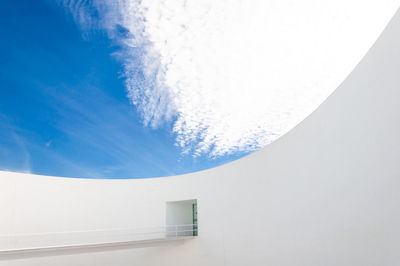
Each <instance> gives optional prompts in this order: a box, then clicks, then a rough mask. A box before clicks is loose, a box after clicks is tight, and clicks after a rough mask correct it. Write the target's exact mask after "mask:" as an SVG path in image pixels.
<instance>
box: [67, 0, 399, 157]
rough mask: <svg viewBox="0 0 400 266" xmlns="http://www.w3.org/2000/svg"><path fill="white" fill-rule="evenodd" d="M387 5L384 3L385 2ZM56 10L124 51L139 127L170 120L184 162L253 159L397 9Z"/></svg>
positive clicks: (126, 4) (183, 0) (117, 3)
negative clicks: (189, 158) (187, 157)
mask: <svg viewBox="0 0 400 266" xmlns="http://www.w3.org/2000/svg"><path fill="white" fill-rule="evenodd" d="M383 2H384V3H383ZM383 2H382V0H365V1H358V0H351V1H349V0H347V1H324V2H321V1H317V0H305V1H289V0H287V1H286V0H285V1H282V0H254V1H246V0H223V1H214V0H202V1H190V0H142V1H135V0H113V1H106V0H94V1H92V2H91V4H89V5H88V4H86V3H87V2H86V1H82V0H81V1H73V0H70V1H63V4H64V5H65V6H66V7H68V9H70V10H71V11H72V13H73V14H74V17H75V20H76V21H78V22H79V23H80V25H81V26H82V27H83V28H84V29H88V28H90V27H98V28H101V29H105V30H107V32H108V34H109V36H110V38H111V39H112V40H114V41H116V42H117V43H118V44H119V45H121V47H122V49H121V50H120V51H119V52H118V53H116V56H117V57H118V58H119V59H120V60H121V62H122V64H123V65H124V72H125V73H124V75H125V77H126V84H125V85H126V90H127V93H128V97H129V98H130V99H131V100H132V103H133V104H135V106H136V107H137V109H138V110H139V112H140V114H141V116H142V118H143V121H144V124H145V125H146V126H152V127H158V126H160V125H162V124H163V123H164V122H166V121H173V123H174V126H173V131H174V133H175V134H176V136H177V137H176V143H177V145H179V146H180V147H181V148H182V149H183V152H184V153H191V154H193V155H194V156H198V155H203V154H207V155H209V156H210V157H218V156H222V155H226V154H232V153H235V152H243V151H245V152H248V151H253V150H257V149H259V148H261V147H263V146H265V145H267V144H268V143H270V142H272V141H274V140H275V139H277V138H278V137H279V136H281V135H282V134H284V133H285V132H287V131H288V130H289V129H291V128H292V127H293V126H295V125H296V124H297V123H299V122H300V121H301V120H302V119H304V117H305V116H307V115H308V114H309V113H310V112H311V111H312V110H314V109H315V108H316V107H317V106H318V105H319V104H320V103H321V102H322V101H323V99H325V98H326V97H327V96H328V95H329V94H330V93H331V92H332V91H333V90H334V89H335V88H336V87H337V86H338V85H339V84H340V83H341V82H342V81H343V80H344V78H345V77H346V75H348V74H349V73H350V71H351V70H352V69H353V68H354V67H355V65H356V64H357V63H358V62H359V61H360V59H361V58H362V57H363V55H364V54H365V53H366V52H367V50H368V49H369V48H370V46H371V45H372V44H373V42H374V41H375V39H376V38H377V37H378V35H379V34H380V32H381V31H382V30H383V28H384V26H385V25H386V24H387V22H388V21H389V19H390V18H391V16H392V15H393V14H394V12H395V11H396V9H397V8H398V5H399V4H400V1H399V0H385V1H383Z"/></svg>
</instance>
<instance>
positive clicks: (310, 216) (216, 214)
mask: <svg viewBox="0 0 400 266" xmlns="http://www.w3.org/2000/svg"><path fill="white" fill-rule="evenodd" d="M371 19H373V18H371ZM399 71H400V14H399V13H397V15H396V16H395V18H394V19H393V21H392V22H391V24H390V25H389V26H388V27H387V29H386V30H385V32H384V33H383V35H382V36H381V37H380V39H379V40H378V42H377V43H376V44H375V45H374V47H373V48H372V49H371V50H370V52H369V53H368V54H367V56H366V57H365V58H364V59H363V60H362V62H361V63H360V64H359V65H358V66H357V68H356V69H355V70H354V71H353V72H352V74H351V75H350V76H349V77H348V78H347V79H346V81H345V82H344V83H343V84H342V85H341V86H340V87H339V88H338V89H337V90H336V91H335V92H334V94H333V95H332V96H331V97H329V99H327V100H326V102H324V103H323V104H322V105H321V106H320V108H319V109H317V110H316V111H315V112H314V113H313V114H312V115H311V116H309V117H308V118H307V119H305V120H304V121H303V122H302V123H301V124H300V125H298V126H297V127H296V128H295V129H294V130H292V131H291V132H289V133H288V134H286V135H285V136H283V137H282V138H280V139H279V140H278V141H276V142H274V143H273V144H271V145H269V146H268V147H266V148H265V149H263V150H261V151H259V152H256V153H254V154H251V155H249V156H247V157H245V158H243V159H240V160H238V161H235V162H233V163H229V164H227V165H224V166H221V167H217V168H214V169H210V170H206V171H202V172H197V173H193V174H188V175H183V176H175V177H169V178H158V179H143V180H89V179H67V178H55V177H46V176H35V175H28V174H19V173H9V172H0V210H1V211H0V235H9V234H21V235H24V234H31V233H49V232H68V231H76V230H78V231H82V230H96V229H99V230H100V229H101V230H102V229H114V228H135V227H152V226H159V225H163V224H164V223H165V219H166V218H165V217H166V213H165V212H166V208H165V204H166V202H168V201H176V200H186V199H197V200H198V221H199V236H198V237H196V238H194V239H192V240H188V241H185V242H183V243H179V244H170V245H160V246H152V247H146V248H120V249H115V248H110V249H100V250H82V251H81V252H66V253H58V254H52V253H35V254H25V255H21V256H17V257H15V256H14V257H10V256H0V265H1V266H3V265H4V266H16V265H18V266H22V265H40V266H47V265H49V266H50V265H51V266H54V265H68V266H70V265H84V266H94V265H96V266H103V265H104V266H105V265H107V266H108V265H110V266H111V265H119V266H125V265H141V266H142V265H143V266H145V265H146V266H152V265H154V266H155V265H157V266H160V265H174V266H189V265H190V266H196V265H202V266H204V265H207V266H214V265H215V266H217V265H218V266H221V265H229V266H235V265H237V266H243V265H252V266H258V265H259V266H265V265H271V266H284V265H285V266H294V265H296V266H300V265H301V266H311V265H315V266H321V265H324V266H330V265H331V266H337V265H341V266H347V265H348V266H378V265H379V266H397V265H399V264H400V251H399V247H400V226H399V225H400V193H399V187H400V163H399V158H400V104H399V99H400V72H399ZM288 78H290V77H288ZM15 244H16V243H4V242H1V247H0V248H4V247H8V246H12V245H15Z"/></svg>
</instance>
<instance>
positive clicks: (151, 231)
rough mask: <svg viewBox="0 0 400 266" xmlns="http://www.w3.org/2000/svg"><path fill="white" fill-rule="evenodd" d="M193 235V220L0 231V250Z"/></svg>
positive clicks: (158, 239)
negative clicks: (98, 227) (136, 225)
mask: <svg viewBox="0 0 400 266" xmlns="http://www.w3.org/2000/svg"><path fill="white" fill-rule="evenodd" d="M193 236H197V225H195V224H179V225H167V226H160V227H149V228H134V229H133V228H120V229H111V230H86V231H69V232H48V233H35V234H12V235H0V254H1V253H7V252H12V251H24V250H26V251H29V250H40V249H57V248H68V247H91V246H105V245H108V246H111V245H118V244H135V243H149V242H157V241H169V240H179V239H184V238H188V237H193Z"/></svg>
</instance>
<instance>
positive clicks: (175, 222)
mask: <svg viewBox="0 0 400 266" xmlns="http://www.w3.org/2000/svg"><path fill="white" fill-rule="evenodd" d="M166 225H167V228H168V230H167V236H173V235H174V234H175V236H197V235H198V219H197V200H196V199H191V200H181V201H169V202H167V204H166Z"/></svg>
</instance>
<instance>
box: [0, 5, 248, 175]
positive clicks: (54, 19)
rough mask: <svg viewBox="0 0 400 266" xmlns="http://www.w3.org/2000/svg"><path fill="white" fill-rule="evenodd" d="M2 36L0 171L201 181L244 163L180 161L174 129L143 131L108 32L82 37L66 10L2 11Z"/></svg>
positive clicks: (39, 7)
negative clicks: (201, 173)
mask: <svg viewBox="0 0 400 266" xmlns="http://www.w3.org/2000/svg"><path fill="white" fill-rule="evenodd" d="M0 34H1V36H2V37H1V38H2V40H1V42H0V84H1V85H0V86H1V87H0V169H1V170H10V171H20V172H29V173H35V174H44V175H55V176H68V177H87V178H144V177H155V176H169V175H175V174H182V173H187V172H193V171H198V170H201V169H206V168H210V167H214V166H217V165H220V164H222V163H225V162H228V161H231V160H234V159H236V158H238V157H240V156H242V155H243V154H244V153H239V154H231V155H227V156H221V157H218V158H210V157H208V156H206V155H202V156H197V157H193V156H192V155H191V154H182V149H181V148H180V147H178V146H177V145H175V144H176V139H175V137H176V136H175V134H174V133H173V132H172V131H171V127H172V123H173V120H171V121H170V122H165V123H163V125H162V126H159V127H158V128H156V129H155V128H152V127H146V126H144V125H143V118H142V117H141V116H140V114H138V112H137V108H136V106H135V105H132V104H131V101H130V99H129V98H128V97H127V91H126V88H125V85H124V82H125V78H124V75H123V68H122V63H121V61H120V60H117V57H116V56H114V55H113V53H115V52H116V51H119V50H121V47H120V46H119V45H118V43H116V42H115V41H113V40H110V38H109V36H108V35H107V33H106V31H104V30H101V29H89V30H82V28H81V27H80V26H79V25H77V23H76V21H75V20H74V19H73V15H71V14H70V13H68V12H67V10H66V9H65V8H64V7H63V6H62V5H57V4H54V3H52V1H40V0H38V1H30V0H18V1H15V0H5V1H2V4H1V9H0ZM137 63H138V66H139V67H140V61H139V60H138V62H137Z"/></svg>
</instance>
